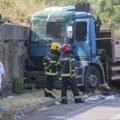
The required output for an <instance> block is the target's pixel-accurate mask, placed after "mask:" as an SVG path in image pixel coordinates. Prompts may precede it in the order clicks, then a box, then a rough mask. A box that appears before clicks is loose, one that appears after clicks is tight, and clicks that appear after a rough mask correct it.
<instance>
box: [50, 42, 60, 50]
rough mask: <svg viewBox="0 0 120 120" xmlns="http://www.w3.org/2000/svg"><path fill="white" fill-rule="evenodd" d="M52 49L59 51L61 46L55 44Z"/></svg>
mask: <svg viewBox="0 0 120 120" xmlns="http://www.w3.org/2000/svg"><path fill="white" fill-rule="evenodd" d="M51 49H52V50H56V51H58V50H59V49H60V44H59V43H58V42H53V43H52V45H51Z"/></svg>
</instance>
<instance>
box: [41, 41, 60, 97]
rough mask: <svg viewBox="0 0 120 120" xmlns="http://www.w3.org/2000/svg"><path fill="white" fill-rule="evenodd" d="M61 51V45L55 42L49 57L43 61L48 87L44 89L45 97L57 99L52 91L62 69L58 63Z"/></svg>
mask: <svg viewBox="0 0 120 120" xmlns="http://www.w3.org/2000/svg"><path fill="white" fill-rule="evenodd" d="M59 49H60V44H59V43H57V42H53V43H52V45H51V49H50V51H49V52H48V55H47V56H46V57H44V59H43V65H44V70H45V75H46V86H45V89H44V95H45V97H51V98H55V96H54V95H53V93H52V90H53V88H54V80H55V78H56V76H57V74H58V69H60V65H59V61H58V60H59V56H60V53H59Z"/></svg>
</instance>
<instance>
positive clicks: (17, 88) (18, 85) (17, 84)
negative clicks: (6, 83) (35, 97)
mask: <svg viewBox="0 0 120 120" xmlns="http://www.w3.org/2000/svg"><path fill="white" fill-rule="evenodd" d="M23 91H24V83H23V80H22V79H21V78H19V77H15V78H14V83H13V92H14V93H17V94H21V93H23Z"/></svg>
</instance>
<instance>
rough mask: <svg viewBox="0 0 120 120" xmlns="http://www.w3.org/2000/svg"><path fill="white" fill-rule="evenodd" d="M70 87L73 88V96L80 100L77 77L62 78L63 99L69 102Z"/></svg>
mask: <svg viewBox="0 0 120 120" xmlns="http://www.w3.org/2000/svg"><path fill="white" fill-rule="evenodd" d="M68 86H70V87H71V89H72V92H73V95H74V97H75V99H76V98H78V99H79V98H80V94H79V90H78V86H77V81H76V79H75V77H73V78H70V77H63V78H62V92H61V98H62V99H66V100H67V89H68Z"/></svg>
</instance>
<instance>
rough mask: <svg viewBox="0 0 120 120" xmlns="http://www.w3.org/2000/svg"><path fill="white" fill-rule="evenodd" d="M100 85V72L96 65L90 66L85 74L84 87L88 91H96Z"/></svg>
mask: <svg viewBox="0 0 120 120" xmlns="http://www.w3.org/2000/svg"><path fill="white" fill-rule="evenodd" d="M99 85H100V72H99V71H98V69H97V68H95V67H94V66H88V67H86V70H85V75H84V89H85V91H86V92H94V91H95V90H96V89H97V88H98V87H99Z"/></svg>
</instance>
